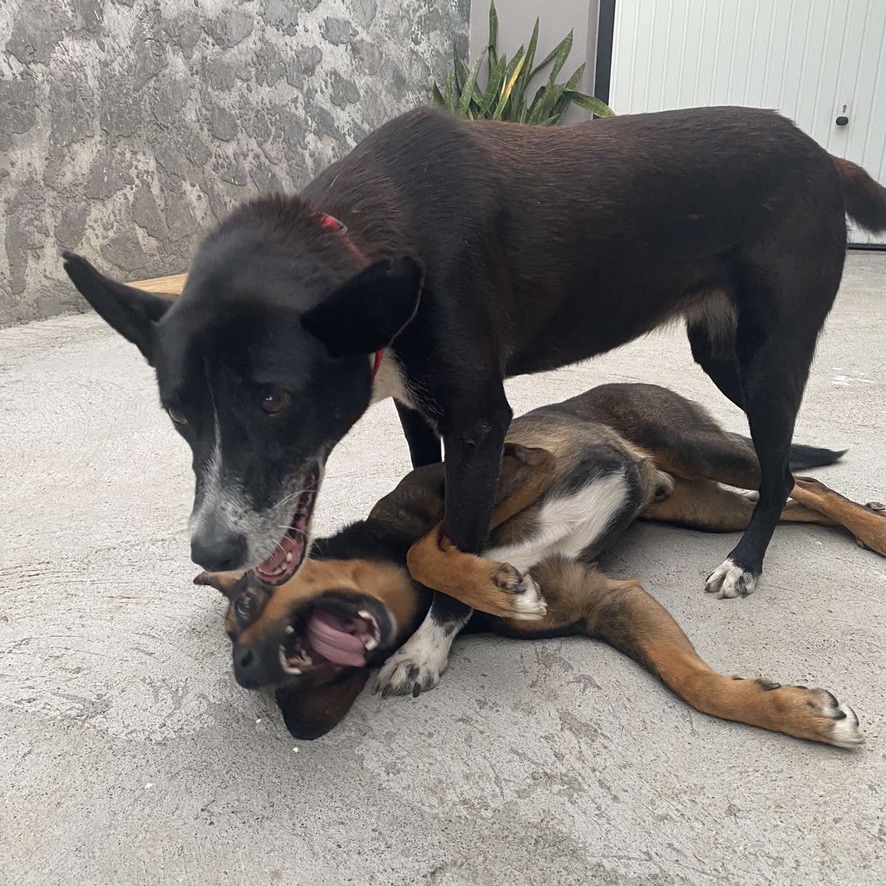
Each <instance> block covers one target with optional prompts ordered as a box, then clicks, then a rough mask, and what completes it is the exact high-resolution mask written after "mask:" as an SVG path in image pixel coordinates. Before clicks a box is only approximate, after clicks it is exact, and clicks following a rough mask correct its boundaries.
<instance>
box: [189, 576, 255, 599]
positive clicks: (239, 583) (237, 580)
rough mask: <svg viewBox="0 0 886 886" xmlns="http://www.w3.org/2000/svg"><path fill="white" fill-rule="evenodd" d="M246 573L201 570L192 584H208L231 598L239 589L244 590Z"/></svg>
mask: <svg viewBox="0 0 886 886" xmlns="http://www.w3.org/2000/svg"><path fill="white" fill-rule="evenodd" d="M248 574H249V573H247V572H201V573H200V574H199V575H198V576H197V577H196V578H195V579H194V584H195V585H209V586H210V587H213V588H215V589H216V590H217V591H221V592H222V593H223V594H224V595H225V596H226V597H229V598H231V599H233V598H234V597H236V596H237V595H238V594H240V593H241V591H244V590H246V585H247V576H248Z"/></svg>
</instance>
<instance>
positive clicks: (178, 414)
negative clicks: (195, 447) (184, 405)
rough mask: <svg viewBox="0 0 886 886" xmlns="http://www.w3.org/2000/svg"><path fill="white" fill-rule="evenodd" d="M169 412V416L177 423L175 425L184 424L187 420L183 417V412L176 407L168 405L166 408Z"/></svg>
mask: <svg viewBox="0 0 886 886" xmlns="http://www.w3.org/2000/svg"><path fill="white" fill-rule="evenodd" d="M166 411H167V412H168V413H169V417H170V418H171V419H172V420H173V421H174V422H175V423H176V424H177V425H186V424H187V423H188V420H187V419H186V418H185V416H184V413H182V411H181V410H180V409H176V408H175V407H174V406H170V407H169V409H167V410H166Z"/></svg>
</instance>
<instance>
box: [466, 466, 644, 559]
mask: <svg viewBox="0 0 886 886" xmlns="http://www.w3.org/2000/svg"><path fill="white" fill-rule="evenodd" d="M627 495H628V488H627V481H626V480H625V477H624V474H622V473H617V474H607V475H606V476H603V477H600V478H599V479H597V480H594V481H593V482H592V483H590V484H589V485H587V486H585V487H583V488H582V489H579V490H577V491H576V492H574V493H571V494H569V495H564V496H561V497H559V498H554V499H551V500H550V501H547V502H545V503H544V505H542V508H541V512H540V513H539V515H538V523H539V526H538V531H537V532H536V533H535V534H534V535H533V536H532V537H531V538H528V539H526V540H525V541H522V542H520V543H519V544H515V545H504V546H502V547H498V548H493V549H492V550H488V551H485V552H484V554H483V556H484V557H486V558H487V559H489V560H496V561H502V562H505V563H510V564H511V565H512V566H514V567H515V568H516V569H519V570H520V571H521V572H526V571H527V570H529V569H530V568H531V567H532V566H534V565H535V564H536V563H539V562H540V561H541V560H544V559H545V558H546V557H552V556H561V557H566V558H569V559H575V558H576V557H578V555H579V554H581V552H582V551H583V550H585V548H587V547H589V546H590V545H592V544H593V543H594V542H595V541H597V539H599V538H600V537H601V536H602V535H603V533H604V532H605V531H606V530H607V529H608V528H609V525H610V524H611V523H612V521H613V520H614V519H615V517H616V516H617V515H618V513H619V511H620V510H621V509H622V507H623V506H624V502H625V499H626V498H627Z"/></svg>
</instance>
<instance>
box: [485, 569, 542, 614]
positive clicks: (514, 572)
mask: <svg viewBox="0 0 886 886" xmlns="http://www.w3.org/2000/svg"><path fill="white" fill-rule="evenodd" d="M493 581H494V582H495V585H496V587H498V589H499V590H501V591H504V592H505V593H506V594H507V595H508V596H507V597H506V598H504V600H503V603H502V607H501V609H500V610H499V611H498V612H496V613H494V614H495V615H498V616H499V617H500V618H512V619H514V620H515V621H535V620H536V619H539V618H542V617H543V616H544V615H545V614H546V613H547V611H548V604H547V603H546V602H545V598H544V597H543V596H542V593H541V588H540V587H539V586H538V583H537V582H536V581H535V579H534V578H532V576H531V575H529V573H528V572H527V573H526V574H525V575H524V574H523V573H522V572H520V571H519V570H518V569H515V568H514V567H513V566H511V564H510V563H499V564H498V571H497V572H496V573H495V577H494V579H493Z"/></svg>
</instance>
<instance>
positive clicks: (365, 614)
mask: <svg viewBox="0 0 886 886" xmlns="http://www.w3.org/2000/svg"><path fill="white" fill-rule="evenodd" d="M357 615H359V616H360V618H365V619H366V621H375V619H374V618H373V617H372V615H370V613H368V612H367V611H366V610H365V609H361V610H360V611H359V612H358V613H357Z"/></svg>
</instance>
